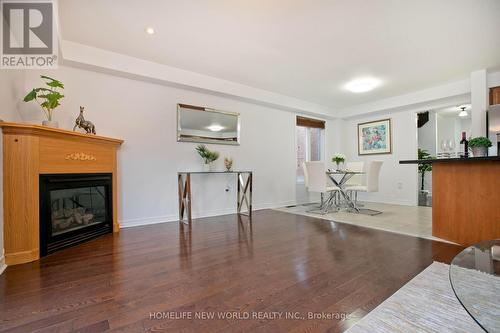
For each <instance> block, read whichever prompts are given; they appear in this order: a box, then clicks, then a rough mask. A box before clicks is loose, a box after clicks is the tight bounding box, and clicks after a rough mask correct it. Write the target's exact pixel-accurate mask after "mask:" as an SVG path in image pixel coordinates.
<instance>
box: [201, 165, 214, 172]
mask: <svg viewBox="0 0 500 333" xmlns="http://www.w3.org/2000/svg"><path fill="white" fill-rule="evenodd" d="M210 171H212V167H211V163H203V172H210Z"/></svg>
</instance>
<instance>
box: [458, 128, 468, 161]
mask: <svg viewBox="0 0 500 333" xmlns="http://www.w3.org/2000/svg"><path fill="white" fill-rule="evenodd" d="M460 157H463V158H466V157H469V141H467V139H466V135H465V132H462V140H460Z"/></svg>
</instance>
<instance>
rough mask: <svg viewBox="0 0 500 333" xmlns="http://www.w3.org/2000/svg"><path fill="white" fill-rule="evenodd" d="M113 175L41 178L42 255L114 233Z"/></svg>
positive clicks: (70, 175) (44, 176)
mask: <svg viewBox="0 0 500 333" xmlns="http://www.w3.org/2000/svg"><path fill="white" fill-rule="evenodd" d="M111 191H112V175H111V174H110V173H109V174H56V175H40V255H41V256H45V255H47V254H50V253H52V252H55V251H58V250H60V249H63V248H66V247H69V246H73V245H76V244H79V243H82V242H85V241H87V240H90V239H93V238H95V237H98V236H101V235H103V234H107V233H111V232H113V212H112V207H113V205H112V197H113V196H112V193H111Z"/></svg>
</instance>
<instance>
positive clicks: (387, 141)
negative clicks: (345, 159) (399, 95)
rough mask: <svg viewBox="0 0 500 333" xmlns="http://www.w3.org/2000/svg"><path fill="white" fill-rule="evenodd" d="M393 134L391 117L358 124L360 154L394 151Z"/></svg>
mask: <svg viewBox="0 0 500 333" xmlns="http://www.w3.org/2000/svg"><path fill="white" fill-rule="evenodd" d="M391 135H392V133H391V120H390V119H384V120H378V121H371V122H368V123H362V124H358V153H359V155H370V154H390V153H391V152H392V140H391Z"/></svg>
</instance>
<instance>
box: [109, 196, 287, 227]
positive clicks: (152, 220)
mask: <svg viewBox="0 0 500 333" xmlns="http://www.w3.org/2000/svg"><path fill="white" fill-rule="evenodd" d="M290 205H295V201H285V202H281V203H269V204H259V205H255V206H254V207H253V210H254V211H256V210H261V209H272V208H279V207H284V206H290ZM235 213H236V212H235V209H234V208H225V209H217V210H211V211H206V212H199V213H193V219H199V218H203V217H213V216H220V215H228V214H235ZM177 221H179V215H178V214H173V215H164V216H154V217H143V218H135V219H124V220H121V221H119V223H120V228H131V227H139V226H144V225H151V224H157V223H167V222H177Z"/></svg>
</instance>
